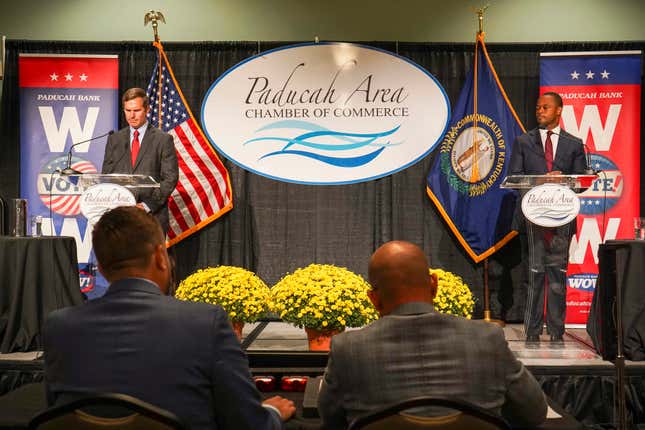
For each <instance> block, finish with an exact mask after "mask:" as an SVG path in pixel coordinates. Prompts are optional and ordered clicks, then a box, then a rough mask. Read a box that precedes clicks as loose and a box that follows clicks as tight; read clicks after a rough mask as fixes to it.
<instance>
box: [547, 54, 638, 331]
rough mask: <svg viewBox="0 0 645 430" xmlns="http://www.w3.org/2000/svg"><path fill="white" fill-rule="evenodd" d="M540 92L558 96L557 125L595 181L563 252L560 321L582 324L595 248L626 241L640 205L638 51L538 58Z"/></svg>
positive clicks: (588, 301) (590, 291) (593, 281)
mask: <svg viewBox="0 0 645 430" xmlns="http://www.w3.org/2000/svg"><path fill="white" fill-rule="evenodd" d="M540 57H541V58H540V94H542V93H545V92H547V91H553V92H556V93H558V94H560V95H561V96H562V100H563V109H562V117H561V123H560V125H561V127H562V128H563V129H565V130H566V131H568V132H569V133H571V134H573V135H575V136H577V137H579V138H581V139H582V141H583V142H584V144H585V147H586V148H585V151H586V152H587V153H588V160H589V164H590V167H591V168H592V169H594V170H596V171H598V179H596V180H595V181H594V183H593V185H592V186H591V187H590V188H589V189H588V190H586V191H585V192H584V193H581V194H580V195H579V197H580V214H579V215H578V228H577V231H576V235H575V236H574V238H573V239H572V241H571V246H570V248H569V268H568V270H567V317H566V322H567V323H569V324H585V323H586V322H587V316H588V314H589V308H590V306H591V299H592V297H593V291H594V289H595V285H596V279H597V277H598V246H599V245H600V244H601V243H603V242H605V241H606V240H612V239H633V235H634V228H633V219H634V217H635V216H638V215H639V208H640V116H641V114H640V111H641V100H640V96H641V51H608V52H566V53H542V54H540Z"/></svg>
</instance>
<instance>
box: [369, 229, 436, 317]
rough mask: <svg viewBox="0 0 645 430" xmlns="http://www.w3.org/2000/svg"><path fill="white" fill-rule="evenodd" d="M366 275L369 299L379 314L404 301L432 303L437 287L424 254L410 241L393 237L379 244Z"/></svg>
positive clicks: (386, 312)
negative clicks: (369, 291)
mask: <svg viewBox="0 0 645 430" xmlns="http://www.w3.org/2000/svg"><path fill="white" fill-rule="evenodd" d="M368 276H369V280H370V284H371V285H372V291H371V293H370V299H371V300H372V302H373V303H374V305H375V306H376V308H377V310H378V311H379V313H381V315H387V314H389V313H390V312H391V311H392V310H393V309H394V308H396V307H397V306H399V305H402V304H404V303H409V302H419V301H421V302H429V303H432V300H433V299H434V296H435V294H436V291H437V279H436V276H434V275H430V272H429V267H428V260H427V259H426V256H425V254H424V253H423V251H422V250H421V248H419V247H418V246H416V245H414V244H412V243H410V242H404V241H392V242H388V243H386V244H384V245H383V246H381V247H380V248H378V249H377V250H376V251H375V252H374V254H372V258H371V259H370V264H369V269H368Z"/></svg>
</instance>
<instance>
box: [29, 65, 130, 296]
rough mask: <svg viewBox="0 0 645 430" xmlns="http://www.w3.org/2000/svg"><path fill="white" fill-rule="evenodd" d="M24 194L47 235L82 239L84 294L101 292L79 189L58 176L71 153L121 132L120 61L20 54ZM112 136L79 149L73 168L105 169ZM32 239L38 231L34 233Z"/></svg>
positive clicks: (79, 246)
mask: <svg viewBox="0 0 645 430" xmlns="http://www.w3.org/2000/svg"><path fill="white" fill-rule="evenodd" d="M18 68H19V86H20V151H21V156H20V196H21V198H23V199H26V200H27V205H28V213H29V216H30V218H33V217H35V216H40V217H42V230H43V234H44V235H47V236H71V237H73V238H74V239H75V240H76V246H77V255H78V262H79V275H80V288H81V291H82V292H83V293H85V294H86V295H87V296H88V297H89V298H93V297H96V296H100V295H102V294H103V292H104V290H105V288H106V287H107V285H106V284H107V283H106V282H105V280H104V279H102V278H100V277H98V279H97V275H98V272H97V270H96V266H95V264H94V261H95V259H94V258H93V255H92V234H91V233H92V232H91V230H90V228H88V222H87V219H85V217H83V215H82V214H81V213H80V206H79V201H80V194H81V190H79V189H78V187H76V186H74V185H72V184H71V183H70V181H68V180H66V179H65V178H61V176H60V175H59V174H58V173H57V171H58V170H62V169H64V168H65V167H67V153H68V152H69V150H70V147H71V146H72V145H73V144H75V143H79V142H82V141H86V140H90V139H92V138H94V137H98V136H100V135H102V134H105V133H107V132H109V131H110V130H114V129H115V128H116V127H117V126H118V108H119V94H118V69H119V63H118V57H117V56H116V55H50V54H20V57H19V60H18ZM105 144H106V138H103V139H96V140H93V141H90V142H87V143H83V144H80V145H77V146H75V147H74V148H73V156H72V158H71V167H72V168H73V169H75V170H77V171H79V172H82V173H97V172H100V170H101V164H102V162H103V155H104V151H105ZM32 233H33V232H32Z"/></svg>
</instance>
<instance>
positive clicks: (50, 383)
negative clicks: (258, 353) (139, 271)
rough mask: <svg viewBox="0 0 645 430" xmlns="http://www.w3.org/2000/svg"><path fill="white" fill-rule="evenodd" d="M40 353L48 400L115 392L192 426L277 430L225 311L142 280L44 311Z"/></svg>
mask: <svg viewBox="0 0 645 430" xmlns="http://www.w3.org/2000/svg"><path fill="white" fill-rule="evenodd" d="M44 349H45V382H46V386H47V394H48V399H49V402H50V403H63V402H65V401H66V400H69V399H73V398H75V397H78V396H79V395H81V393H84V392H88V391H90V392H91V391H98V392H118V393H125V394H129V395H131V396H134V397H137V398H139V399H142V400H144V401H146V402H149V403H152V404H154V405H157V406H159V407H162V408H164V409H167V410H169V411H171V412H174V413H175V414H176V415H178V416H179V417H180V418H182V419H183V420H184V421H185V422H186V423H187V424H189V426H190V428H191V429H192V430H206V429H208V430H215V429H246V430H256V429H276V430H277V429H280V428H282V423H281V421H280V418H279V416H278V414H277V413H275V412H274V411H270V410H267V409H266V408H264V407H262V406H261V399H260V393H259V392H258V390H257V389H256V388H255V384H254V383H253V381H252V380H251V374H250V371H249V367H248V361H247V358H246V355H245V354H244V352H243V351H242V348H241V347H240V342H239V341H238V339H237V337H236V336H235V334H234V333H233V329H232V328H231V325H230V323H229V321H228V316H227V314H226V312H225V311H224V310H223V309H222V308H221V307H219V306H214V305H209V304H206V303H195V302H185V301H181V300H177V299H174V298H172V297H167V296H164V295H162V294H161V292H160V291H159V288H158V287H157V286H156V285H155V284H153V283H151V282H149V281H147V280H145V279H139V278H130V279H123V280H120V281H117V282H115V283H113V284H112V285H111V286H110V288H109V289H108V291H107V293H106V294H105V295H104V296H103V297H101V298H98V299H95V300H91V301H89V302H87V303H85V304H83V305H80V306H76V307H72V308H65V309H60V310H57V311H55V312H52V313H51V314H49V316H48V318H47V320H46V322H45V326H44Z"/></svg>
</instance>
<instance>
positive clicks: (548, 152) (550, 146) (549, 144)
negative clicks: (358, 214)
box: [544, 130, 553, 291]
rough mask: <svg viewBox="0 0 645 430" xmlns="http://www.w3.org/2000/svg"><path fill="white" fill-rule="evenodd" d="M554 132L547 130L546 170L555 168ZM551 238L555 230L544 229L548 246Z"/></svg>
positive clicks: (547, 281) (545, 281)
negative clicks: (552, 140)
mask: <svg viewBox="0 0 645 430" xmlns="http://www.w3.org/2000/svg"><path fill="white" fill-rule="evenodd" d="M552 134H553V132H552V131H551V130H549V131H547V132H546V141H545V142H544V158H545V159H546V171H547V172H550V171H551V170H553V142H551V135H552ZM551 239H553V230H550V229H546V230H545V231H544V244H545V245H546V247H547V248H549V247H550V245H551ZM548 286H549V279H548V278H547V277H546V276H545V277H544V287H545V291H547V290H546V288H548Z"/></svg>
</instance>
